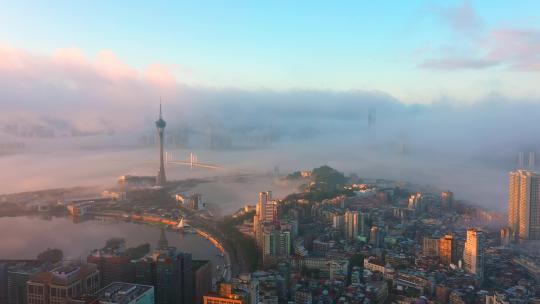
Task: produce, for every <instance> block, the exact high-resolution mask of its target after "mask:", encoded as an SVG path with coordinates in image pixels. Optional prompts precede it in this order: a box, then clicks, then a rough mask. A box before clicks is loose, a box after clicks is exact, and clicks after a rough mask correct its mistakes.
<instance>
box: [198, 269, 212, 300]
mask: <svg viewBox="0 0 540 304" xmlns="http://www.w3.org/2000/svg"><path fill="white" fill-rule="evenodd" d="M193 285H194V290H195V294H194V296H195V303H196V304H202V302H203V296H204V295H205V294H208V293H209V292H211V291H212V263H211V262H210V261H203V260H193Z"/></svg>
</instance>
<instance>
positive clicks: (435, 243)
mask: <svg viewBox="0 0 540 304" xmlns="http://www.w3.org/2000/svg"><path fill="white" fill-rule="evenodd" d="M422 254H424V255H425V256H429V257H432V256H433V257H434V256H438V255H439V238H437V237H432V236H425V237H424V239H423V240H422Z"/></svg>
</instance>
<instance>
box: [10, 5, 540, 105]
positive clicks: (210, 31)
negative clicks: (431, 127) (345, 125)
mask: <svg viewBox="0 0 540 304" xmlns="http://www.w3.org/2000/svg"><path fill="white" fill-rule="evenodd" d="M0 45H7V46H9V47H12V48H16V49H19V50H21V51H24V52H30V53H35V54H43V55H50V54H52V53H54V52H55V51H57V50H58V49H63V48H77V49H80V50H81V51H82V52H83V53H84V54H86V55H87V56H89V57H93V56H95V55H96V54H97V53H98V52H100V51H102V50H108V51H110V52H112V53H114V54H115V55H116V56H117V57H118V58H120V60H122V62H124V63H125V64H127V65H129V66H130V67H134V68H136V69H139V70H143V69H145V67H147V66H149V65H152V64H155V63H159V64H162V65H164V66H166V67H167V68H168V69H169V70H170V71H171V73H172V74H174V76H175V77H176V79H177V81H178V82H180V83H186V84H189V85H197V86H206V87H233V88H241V89H260V88H267V89H276V90H285V89H298V88H300V89H331V90H356V89H358V90H379V91H384V92H387V93H389V94H391V95H393V96H395V97H397V98H399V99H400V100H403V101H404V102H410V103H415V102H420V103H425V102H433V101H436V100H439V99H442V98H451V99H455V100H458V101H462V102H470V101H474V100H478V99H481V98H483V97H485V96H488V95H491V94H497V95H504V96H507V97H510V98H516V99H520V98H537V97H538V96H540V89H539V88H537V87H540V86H539V85H538V83H540V2H538V1H512V2H510V1H470V2H467V1H465V2H464V1H324V2H323V1H320V2H318V1H207V2H202V1H189V2H183V1H174V2H173V1H171V2H157V3H150V2H147V1H84V2H83V1H35V2H27V1H11V2H10V3H3V4H2V9H1V10H0Z"/></svg>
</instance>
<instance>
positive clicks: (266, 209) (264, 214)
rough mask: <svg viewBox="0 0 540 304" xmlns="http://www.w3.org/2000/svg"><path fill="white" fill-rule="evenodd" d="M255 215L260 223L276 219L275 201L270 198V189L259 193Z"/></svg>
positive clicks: (271, 221)
mask: <svg viewBox="0 0 540 304" xmlns="http://www.w3.org/2000/svg"><path fill="white" fill-rule="evenodd" d="M256 215H257V216H258V219H259V221H260V222H261V223H273V222H275V221H276V220H277V203H276V201H273V200H272V191H266V192H260V193H259V201H258V202H257V209H256Z"/></svg>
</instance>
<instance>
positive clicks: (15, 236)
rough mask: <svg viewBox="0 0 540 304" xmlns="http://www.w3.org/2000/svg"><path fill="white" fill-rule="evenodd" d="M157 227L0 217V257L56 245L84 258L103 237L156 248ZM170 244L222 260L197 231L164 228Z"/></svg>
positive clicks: (18, 256)
mask: <svg viewBox="0 0 540 304" xmlns="http://www.w3.org/2000/svg"><path fill="white" fill-rule="evenodd" d="M159 235H160V229H159V228H158V227H157V226H150V225H147V224H140V223H132V222H123V221H119V220H110V221H98V220H87V221H83V222H79V223H75V222H74V221H73V220H72V219H71V218H69V217H44V216H18V217H0V240H1V244H0V259H32V258H35V257H36V256H37V255H38V253H40V252H41V251H43V250H45V249H47V248H58V249H61V250H62V251H63V252H64V258H66V259H79V258H82V259H86V257H87V256H88V254H89V253H90V251H91V250H93V249H96V248H101V247H103V246H104V244H105V242H106V240H108V239H110V238H112V237H120V238H124V239H125V240H126V245H127V246H128V247H131V246H137V245H140V244H142V243H146V242H148V243H149V244H150V245H151V247H152V248H155V246H156V244H157V241H158V239H159ZM166 236H167V239H168V241H169V245H170V246H175V247H176V248H178V250H180V251H183V252H188V253H191V254H192V256H193V259H199V260H211V261H212V265H213V266H214V267H213V271H214V274H215V273H216V265H220V264H223V263H224V262H223V258H221V257H219V256H217V255H218V254H219V253H220V252H219V250H217V248H215V247H214V246H213V245H212V244H211V243H210V242H209V241H208V240H206V239H204V238H202V237H200V236H199V235H197V234H181V233H178V232H174V231H167V232H166Z"/></svg>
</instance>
